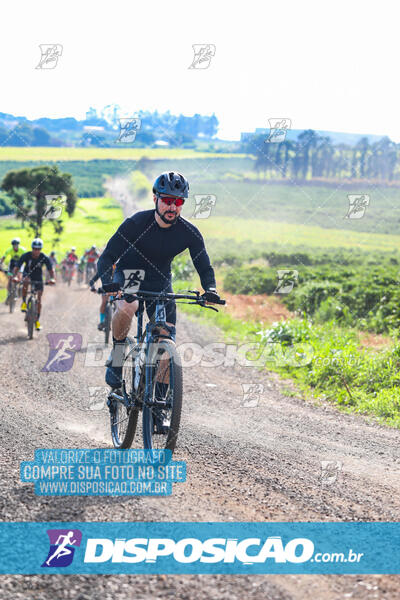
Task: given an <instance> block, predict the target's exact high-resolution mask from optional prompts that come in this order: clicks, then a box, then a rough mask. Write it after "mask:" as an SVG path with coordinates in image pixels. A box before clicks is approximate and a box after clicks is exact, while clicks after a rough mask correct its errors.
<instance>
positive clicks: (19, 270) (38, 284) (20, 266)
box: [14, 238, 56, 330]
mask: <svg viewBox="0 0 400 600" xmlns="http://www.w3.org/2000/svg"><path fill="white" fill-rule="evenodd" d="M42 248H43V240H41V239H40V238H35V239H34V240H33V242H32V251H31V252H25V254H23V255H22V256H21V257H20V259H19V260H18V263H17V266H16V267H15V268H14V275H15V276H17V275H18V277H16V279H17V281H21V277H22V282H23V283H22V304H21V311H22V312H26V308H27V307H26V296H27V293H28V284H29V281H30V282H31V284H32V286H33V287H35V288H36V290H37V292H38V304H37V315H36V322H35V326H36V329H37V330H39V329H41V326H40V322H39V317H40V311H41V308H42V295H43V266H44V265H45V266H46V267H47V270H48V271H49V273H50V281H49V283H51V284H55V282H56V281H55V278H54V270H53V267H52V264H51V262H50V259H49V257H48V256H46V255H45V254H43V252H41V250H42Z"/></svg>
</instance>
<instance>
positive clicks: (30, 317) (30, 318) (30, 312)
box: [26, 298, 36, 340]
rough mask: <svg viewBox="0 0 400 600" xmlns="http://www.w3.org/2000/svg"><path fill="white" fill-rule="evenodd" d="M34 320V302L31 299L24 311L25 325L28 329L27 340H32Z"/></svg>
mask: <svg viewBox="0 0 400 600" xmlns="http://www.w3.org/2000/svg"><path fill="white" fill-rule="evenodd" d="M35 318H36V301H35V300H34V299H33V298H31V299H30V300H29V301H28V306H27V311H26V324H27V327H28V338H29V339H30V340H31V339H32V338H33V326H34V324H35Z"/></svg>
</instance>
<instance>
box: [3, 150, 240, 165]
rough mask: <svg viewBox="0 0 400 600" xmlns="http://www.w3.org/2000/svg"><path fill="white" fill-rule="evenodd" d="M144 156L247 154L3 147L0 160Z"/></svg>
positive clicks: (200, 156) (236, 156) (211, 156)
mask: <svg viewBox="0 0 400 600" xmlns="http://www.w3.org/2000/svg"><path fill="white" fill-rule="evenodd" d="M142 156H146V157H148V158H152V159H174V158H230V157H234V158H242V157H245V155H244V154H222V153H221V154H220V153H209V152H196V151H195V150H190V149H185V148H124V147H121V148H52V147H39V146H38V147H33V146H30V147H23V148H16V147H13V146H2V147H0V161H3V160H6V161H10V160H11V161H14V160H15V161H43V160H44V161H51V162H54V161H60V160H62V161H65V160H75V161H76V160H84V161H86V160H106V159H114V160H138V159H139V158H141V157H142Z"/></svg>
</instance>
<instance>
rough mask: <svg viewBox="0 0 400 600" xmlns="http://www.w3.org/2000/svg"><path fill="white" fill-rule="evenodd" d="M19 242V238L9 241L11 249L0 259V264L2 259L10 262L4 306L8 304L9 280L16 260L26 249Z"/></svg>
mask: <svg viewBox="0 0 400 600" xmlns="http://www.w3.org/2000/svg"><path fill="white" fill-rule="evenodd" d="M20 242H21V240H20V239H19V238H14V239H13V240H11V247H10V248H8V249H7V250H6V251H5V252H4V254H3V256H2V257H1V259H0V264H1V263H3V261H4V259H7V262H8V261H10V262H9V265H8V283H7V298H6V304H7V303H8V299H9V297H10V286H11V279H12V277H13V269H14V267H16V265H17V263H18V259H19V258H20V257H21V256H22V255H23V254H24V252H26V249H25V248H24V247H23V246H20Z"/></svg>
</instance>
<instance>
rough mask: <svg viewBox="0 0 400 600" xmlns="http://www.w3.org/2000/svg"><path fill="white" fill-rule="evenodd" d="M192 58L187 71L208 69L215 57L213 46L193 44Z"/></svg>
mask: <svg viewBox="0 0 400 600" xmlns="http://www.w3.org/2000/svg"><path fill="white" fill-rule="evenodd" d="M192 48H193V52H194V57H193V61H192V64H191V65H190V67H189V69H208V67H209V66H210V63H211V59H212V57H213V56H215V45H214V44H193V45H192Z"/></svg>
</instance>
